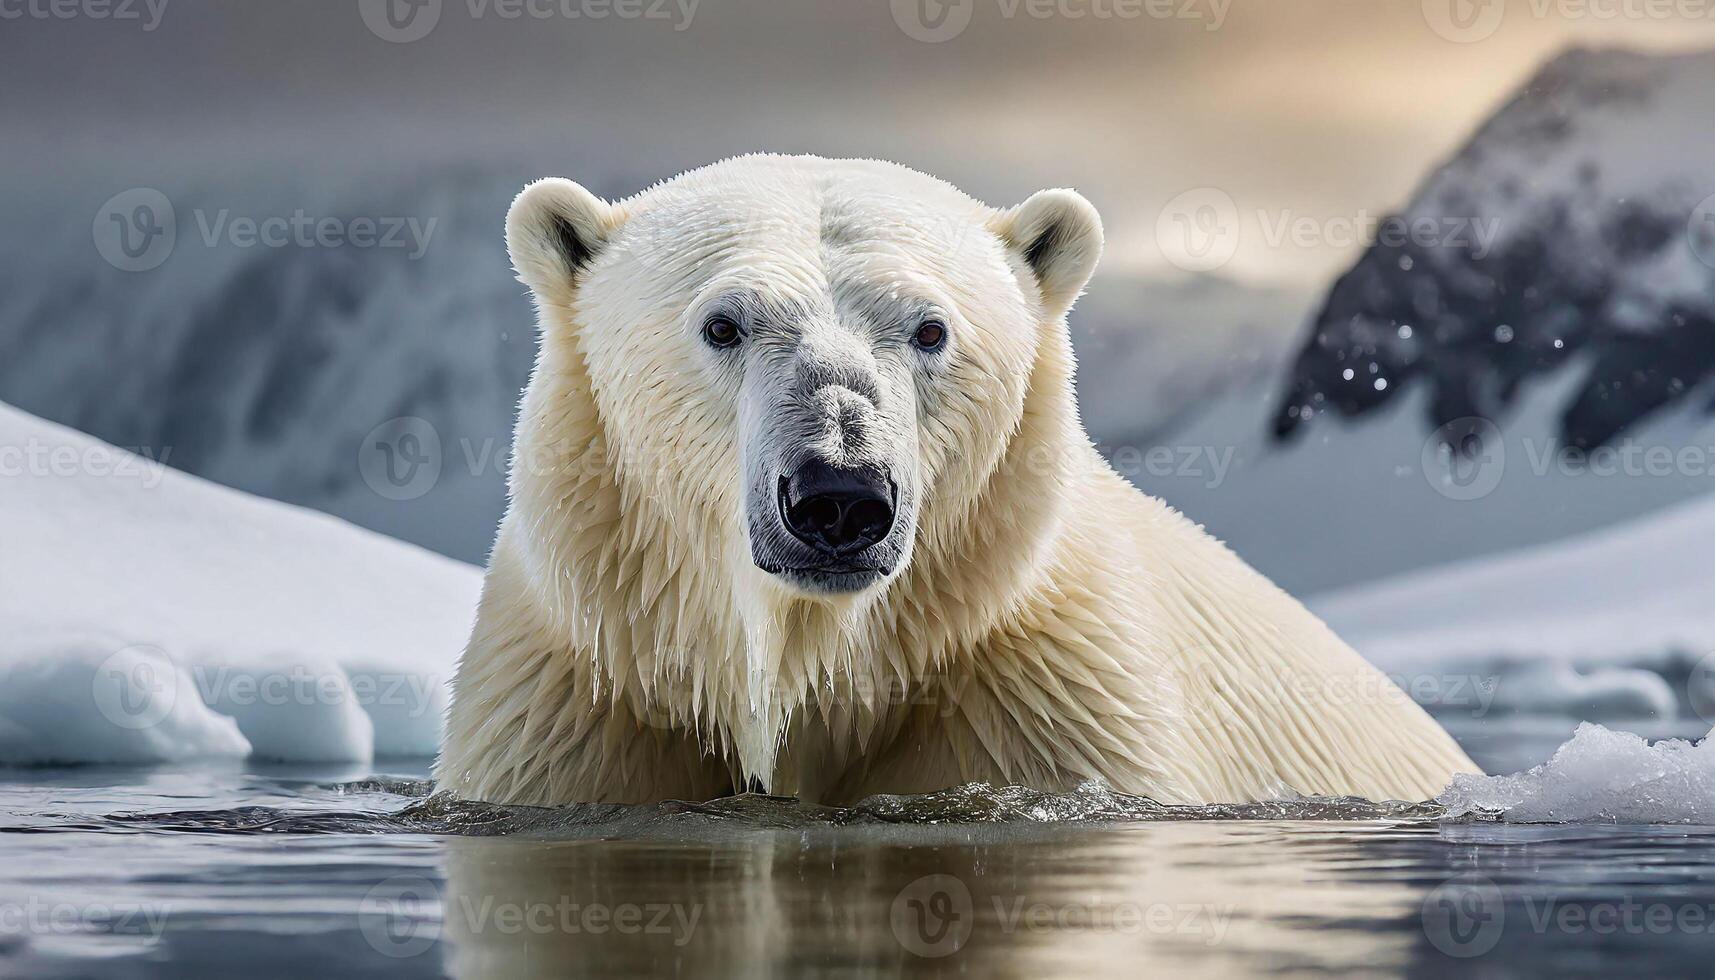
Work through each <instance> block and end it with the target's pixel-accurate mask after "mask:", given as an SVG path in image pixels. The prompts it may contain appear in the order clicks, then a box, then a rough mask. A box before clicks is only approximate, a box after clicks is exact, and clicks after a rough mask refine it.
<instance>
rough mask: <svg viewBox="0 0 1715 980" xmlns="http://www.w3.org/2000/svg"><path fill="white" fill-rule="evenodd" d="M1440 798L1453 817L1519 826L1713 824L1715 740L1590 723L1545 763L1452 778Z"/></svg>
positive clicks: (1714, 808)
mask: <svg viewBox="0 0 1715 980" xmlns="http://www.w3.org/2000/svg"><path fill="white" fill-rule="evenodd" d="M1710 734H1711V735H1715V732H1711V733H1710ZM1437 802H1439V803H1441V804H1442V805H1444V806H1446V807H1447V808H1448V811H1449V813H1450V814H1451V815H1453V816H1467V815H1498V816H1499V817H1501V818H1502V819H1504V820H1507V821H1510V822H1515V823H1639V824H1715V739H1711V738H1708V737H1705V738H1703V739H1702V740H1700V741H1697V742H1687V741H1685V740H1683V739H1669V740H1666V741H1662V742H1657V743H1655V744H1653V745H1652V744H1650V743H1648V742H1646V741H1644V739H1642V738H1640V737H1638V736H1637V735H1632V734H1629V733H1627V732H1615V731H1609V730H1608V729H1606V728H1603V727H1602V726H1601V725H1594V724H1590V723H1589V722H1586V723H1584V724H1582V725H1579V726H1578V730H1577V731H1576V732H1574V733H1573V735H1572V738H1571V740H1570V741H1568V742H1566V744H1564V745H1562V746H1561V747H1560V748H1559V749H1558V750H1557V751H1556V752H1555V753H1554V758H1552V759H1550V760H1549V761H1548V762H1547V763H1545V764H1543V765H1540V766H1537V767H1536V768H1534V769H1531V770H1530V771H1528V772H1522V773H1519V774H1518V775H1516V776H1475V775H1464V776H1455V777H1454V778H1453V783H1452V785H1451V786H1449V787H1448V788H1447V789H1446V790H1445V791H1443V792H1442V794H1441V795H1440V796H1439V797H1438V798H1437Z"/></svg>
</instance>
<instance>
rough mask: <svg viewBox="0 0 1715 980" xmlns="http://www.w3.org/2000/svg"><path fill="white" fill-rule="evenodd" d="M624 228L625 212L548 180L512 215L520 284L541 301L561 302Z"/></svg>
mask: <svg viewBox="0 0 1715 980" xmlns="http://www.w3.org/2000/svg"><path fill="white" fill-rule="evenodd" d="M622 224H624V215H623V213H622V212H621V211H620V209H618V208H616V207H614V206H613V205H611V204H609V203H607V202H606V201H604V200H602V199H601V198H599V197H596V196H595V195H594V194H591V193H590V192H589V191H586V190H584V189H583V187H582V186H581V185H579V184H576V183H573V182H572V181H569V180H567V179H565V178H564V177H545V178H543V179H542V180H538V181H536V182H535V183H533V184H531V185H530V186H528V187H526V188H524V190H523V191H521V192H520V193H519V195H518V199H517V200H515V201H513V202H512V209H511V210H510V211H508V212H506V251H507V253H508V254H510V255H511V257H512V268H513V269H515V270H517V272H518V279H519V281H521V282H523V283H524V284H525V285H526V286H529V287H530V288H531V290H533V291H534V292H535V293H536V295H537V296H539V297H542V298H545V299H546V298H555V299H560V298H563V295H562V294H563V293H564V292H565V291H567V290H569V289H570V288H571V285H572V277H573V276H575V275H577V273H578V272H579V271H581V270H582V269H583V268H584V267H585V266H586V265H588V264H589V261H590V260H591V259H593V258H595V256H596V253H597V252H600V251H601V249H602V247H603V246H605V245H606V244H607V240H608V237H609V236H610V235H612V234H613V232H614V230H615V229H617V228H618V227H619V226H620V225H622Z"/></svg>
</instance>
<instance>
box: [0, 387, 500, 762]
mask: <svg viewBox="0 0 1715 980" xmlns="http://www.w3.org/2000/svg"><path fill="white" fill-rule="evenodd" d="M479 587H480V574H479V572H478V571H477V570H476V569H474V568H472V567H470V566H468V565H463V564H460V563H458V562H454V561H452V560H449V559H447V558H443V557H441V556H439V555H435V554H432V553H429V552H426V551H423V550H422V549H420V548H417V547H415V546H413V545H408V544H403V543H401V542H397V541H392V540H388V539H386V538H383V537H381V536H379V535H376V534H373V533H371V532H368V531H364V530H362V529H359V528H355V527H352V526H350V525H348V524H346V523H345V522H343V521H340V520H337V519H335V518H332V517H328V516H326V515H323V514H318V513H314V512H311V511H306V510H302V509H300V508H297V507H292V506H288V505H286V504H281V503H276V502H273V501H269V500H261V499H257V498H253V497H250V496H248V495H246V494H242V493H238V492H235V491H232V490H228V489H226V488H223V487H219V486H216V485H214V484H212V483H208V482H206V481H203V480H201V479H198V478H195V477H192V476H188V475H185V474H182V473H178V472H175V471H172V470H170V469H168V468H167V467H165V466H164V465H162V464H160V463H159V462H156V461H152V460H150V459H148V458H145V457H140V456H136V455H133V454H130V453H126V452H124V451H122V450H117V449H114V448H112V447H110V446H108V445H106V444H103V443H101V442H98V441H97V440H94V439H92V438H89V437H88V436H85V435H83V434H81V433H78V432H74V431H72V430H69V429H66V428H63V427H61V426H58V425H54V424H51V423H47V422H44V421H42V420H40V419H36V418H33V417H31V416H29V415H27V414H25V413H23V412H20V411H18V410H16V409H14V408H11V407H10V406H5V405H0V765H8V764H10V765H18V764H35V763H49V762H57V763H71V762H150V761H167V760H176V759H184V758H192V757H208V756H214V757H221V756H227V757H243V756H255V757H259V758H265V759H285V760H304V761H311V760H313V761H332V760H355V761H366V760H368V759H370V758H372V757H373V756H376V755H418V756H422V755H430V754H432V753H433V752H434V751H435V750H436V746H437V744H438V742H439V733H440V727H441V713H442V709H443V707H444V705H445V701H446V696H445V685H446V683H447V682H448V681H449V680H450V679H451V676H452V670H453V664H454V661H455V659H456V657H457V655H458V652H459V650H460V648H461V647H462V645H463V643H464V640H465V637H466V634H467V631H468V629H469V626H470V622H471V618H472V616H473V614H474V610H475V606H476V598H477V592H478V589H479Z"/></svg>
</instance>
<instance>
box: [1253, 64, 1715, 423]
mask: <svg viewBox="0 0 1715 980" xmlns="http://www.w3.org/2000/svg"><path fill="white" fill-rule="evenodd" d="M1712 98H1715V53H1695V54H1685V55H1675V56H1657V55H1644V54H1638V53H1632V52H1625V51H1612V50H1600V51H1598V50H1583V49H1577V50H1572V51H1569V52H1567V53H1565V54H1564V55H1562V56H1560V57H1558V58H1556V59H1555V60H1554V61H1552V62H1550V63H1549V64H1548V65H1546V66H1545V67H1544V68H1543V69H1542V70H1541V71H1540V72H1539V73H1538V74H1537V75H1536V76H1535V77H1534V78H1533V79H1531V81H1530V82H1529V83H1528V84H1527V85H1525V86H1524V88H1523V90H1522V91H1520V92H1519V93H1518V94H1517V95H1516V96H1515V97H1514V98H1513V99H1512V100H1511V101H1510V102H1508V103H1507V104H1506V105H1505V106H1504V107H1503V108H1502V109H1501V110H1500V111H1499V112H1498V113H1496V114H1495V115H1494V116H1493V117H1492V118H1491V119H1490V120H1489V121H1488V122H1487V123H1486V124H1485V125H1483V126H1482V127H1481V129H1480V130H1479V131H1478V132H1477V133H1476V135H1475V136H1474V137H1473V138H1472V139H1471V140H1470V141H1469V142H1468V143H1467V144H1466V145H1465V146H1464V148H1463V149H1461V150H1460V151H1459V152H1458V153H1457V154H1456V155H1455V156H1454V157H1453V158H1452V159H1451V160H1450V161H1448V162H1447V163H1446V164H1445V165H1443V166H1442V167H1440V168H1439V169H1438V170H1436V171H1435V172H1434V173H1433V174H1432V175H1431V176H1430V177H1429V178H1428V179H1427V180H1426V181H1425V182H1424V184H1423V185H1422V187H1421V188H1420V189H1419V191H1418V192H1417V194H1416V196H1415V197H1414V198H1413V200H1412V201H1411V203H1410V204H1409V206H1407V207H1406V208H1405V209H1404V210H1402V211H1401V212H1400V213H1399V214H1397V215H1395V216H1393V217H1391V218H1390V219H1388V221H1386V222H1383V223H1382V224H1381V226H1380V227H1379V229H1378V232H1377V234H1376V240H1375V242H1374V243H1373V244H1372V245H1371V247H1370V248H1369V249H1368V250H1367V251H1366V252H1365V254H1364V255H1363V256H1362V258H1361V259H1360V260H1359V261H1358V263H1357V264H1356V265H1355V266H1354V267H1353V268H1352V269H1351V270H1350V271H1348V272H1347V273H1346V274H1345V275H1343V276H1341V277H1340V279H1339V280H1338V281H1337V282H1336V283H1335V284H1334V286H1333V288H1332V289H1331V290H1330V291H1329V292H1328V294H1327V297H1326V299H1325V301H1324V303H1323V305H1322V308H1321V311H1320V313H1319V314H1318V315H1317V316H1316V317H1315V320H1314V323H1313V329H1312V330H1311V331H1310V333H1309V335H1308V338H1307V339H1306V341H1305V343H1304V346H1303V348H1302V350H1301V352H1300V353H1299V355H1298V358H1297V361H1296V363H1295V364H1294V365H1293V367H1292V373H1291V378H1290V383H1289V385H1288V387H1287V389H1286V391H1285V394H1284V396H1283V399H1282V401H1281V404H1280V405H1279V407H1278V411H1277V413H1276V415H1275V418H1274V431H1275V433H1276V434H1277V435H1278V436H1280V437H1282V438H1285V437H1290V436H1293V435H1295V434H1298V433H1300V432H1301V431H1302V430H1303V429H1304V428H1305V427H1306V425H1307V424H1309V423H1312V422H1313V421H1314V420H1315V419H1316V417H1318V416H1321V415H1324V414H1329V413H1332V414H1335V415H1340V416H1347V417H1354V416H1361V415H1365V414H1366V413H1370V412H1372V411H1374V410H1375V409H1377V408H1379V407H1380V406H1382V405H1385V404H1388V403H1390V402H1392V401H1393V400H1395V399H1397V398H1399V397H1400V396H1401V395H1402V393H1404V392H1408V391H1411V390H1413V389H1416V388H1421V389H1425V390H1426V391H1427V392H1428V397H1427V398H1426V399H1425V400H1424V405H1425V406H1426V411H1427V414H1428V418H1427V419H1426V420H1425V421H1426V422H1427V424H1428V427H1429V428H1434V427H1436V426H1439V425H1441V424H1443V423H1447V422H1450V421H1453V420H1456V419H1460V418H1464V417H1469V416H1478V417H1483V418H1487V419H1492V420H1497V421H1501V420H1505V419H1506V418H1507V417H1508V415H1509V412H1510V411H1511V410H1512V409H1513V408H1514V407H1515V405H1516V402H1517V400H1518V396H1519V392H1520V389H1521V388H1522V387H1524V386H1525V385H1527V384H1528V383H1529V382H1531V381H1532V380H1533V379H1538V378H1541V377H1543V376H1546V375H1548V374H1550V373H1551V372H1555V371H1557V370H1558V369H1561V368H1563V367H1569V368H1570V370H1574V371H1579V372H1582V381H1581V382H1580V383H1579V384H1577V385H1576V386H1575V387H1574V388H1573V389H1572V393H1571V394H1570V395H1569V396H1568V397H1567V400H1566V401H1565V402H1564V404H1562V405H1561V406H1559V416H1558V425H1559V428H1560V435H1561V436H1562V437H1563V438H1564V440H1565V441H1566V443H1567V444H1569V445H1572V446H1580V447H1588V446H1595V445H1601V444H1605V443H1609V442H1611V441H1613V440H1615V439H1616V438H1618V437H1620V436H1621V435H1622V434H1623V433H1625V432H1627V431H1628V430H1629V429H1632V428H1634V427H1635V426H1636V425H1637V424H1638V423H1639V422H1640V421H1641V420H1643V419H1645V418H1646V417H1647V416H1649V415H1651V414H1652V413H1654V412H1656V411H1657V410H1659V409H1661V408H1663V407H1664V406H1667V405H1669V404H1670V403H1674V402H1677V401H1680V400H1682V399H1687V398H1696V397H1699V395H1698V392H1699V390H1700V386H1701V385H1702V384H1703V383H1704V382H1705V381H1707V380H1708V379H1709V377H1710V375H1711V373H1712V372H1715V131H1711V129H1710V126H1709V121H1710V119H1711V118H1715V117H1712V115H1711V111H1712V110H1711V105H1712V103H1711V99H1712Z"/></svg>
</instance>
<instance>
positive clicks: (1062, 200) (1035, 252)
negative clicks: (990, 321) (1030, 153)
mask: <svg viewBox="0 0 1715 980" xmlns="http://www.w3.org/2000/svg"><path fill="white" fill-rule="evenodd" d="M990 228H991V229H992V230H993V231H994V232H995V233H996V234H997V235H999V236H1000V237H1001V240H1002V241H1004V242H1006V243H1007V245H1009V246H1011V247H1012V248H1013V249H1014V250H1015V251H1016V252H1017V254H1018V255H1019V257H1020V258H1022V259H1023V260H1024V263H1025V265H1028V266H1029V267H1030V271H1031V272H1033V273H1035V274H1036V284H1037V287H1038V288H1039V289H1040V290H1041V293H1042V303H1043V306H1044V307H1045V308H1046V309H1047V312H1048V313H1049V315H1051V316H1060V315H1062V314H1064V313H1065V312H1066V311H1067V310H1068V309H1070V308H1071V306H1072V301H1073V300H1075V299H1077V298H1078V293H1080V292H1081V291H1083V288H1084V284H1085V283H1087V282H1089V280H1090V274H1091V273H1093V272H1094V271H1095V270H1096V261H1097V260H1098V259H1100V258H1101V256H1102V218H1101V216H1100V215H1098V214H1097V213H1096V209H1095V207H1094V206H1093V205H1091V204H1090V202H1089V201H1086V200H1084V197H1083V195H1081V194H1079V193H1078V192H1077V191H1074V190H1067V189H1065V188H1057V189H1054V190H1047V191H1038V192H1036V193H1035V194H1032V195H1031V196H1030V199H1029V200H1027V201H1025V202H1024V203H1023V204H1020V205H1019V206H1018V207H1015V208H1013V209H1011V210H1009V211H1001V212H999V213H997V214H996V215H995V216H994V219H993V221H992V222H991V223H990Z"/></svg>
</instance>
